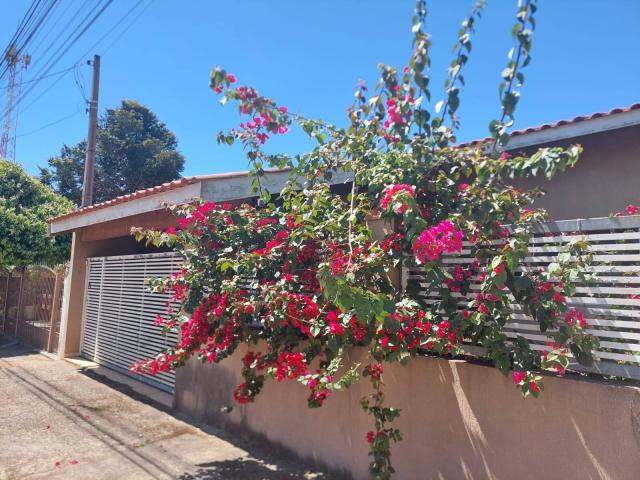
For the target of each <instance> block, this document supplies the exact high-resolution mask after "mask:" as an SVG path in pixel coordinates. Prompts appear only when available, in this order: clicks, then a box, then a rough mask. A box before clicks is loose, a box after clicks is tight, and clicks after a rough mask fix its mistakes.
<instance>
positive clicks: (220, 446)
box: [0, 346, 333, 480]
mask: <svg viewBox="0 0 640 480" xmlns="http://www.w3.org/2000/svg"><path fill="white" fill-rule="evenodd" d="M275 452H276V451H275V450H274V449H273V448H270V447H269V446H267V445H265V444H264V443H256V442H251V441H248V440H246V439H241V438H235V437H232V436H230V435H228V434H225V433H223V432H220V431H217V430H215V429H213V428H210V427H205V426H202V425H198V424H196V423H195V422H193V421H190V420H189V419H188V418H186V417H184V416H182V417H181V416H179V415H178V414H176V413H175V412H172V411H171V410H167V409H162V408H157V406H154V405H153V404H152V403H151V404H150V403H149V402H147V401H144V399H141V398H136V397H135V396H129V395H126V394H125V393H123V392H121V391H119V390H118V389H116V388H114V385H113V384H109V383H103V382H100V381H97V380H95V379H93V378H90V377H89V376H87V375H86V374H85V373H83V372H82V371H80V370H79V369H78V368H77V367H75V366H74V365H72V364H70V363H68V362H65V361H55V360H51V359H49V358H47V357H45V356H44V355H41V354H38V353H33V352H29V351H27V350H25V349H23V348H19V347H10V348H6V346H5V347H4V348H0V480H9V479H11V480H13V479H45V478H46V479H83V480H85V479H92V480H93V479H96V480H103V479H104V480H106V479H117V480H125V479H126V480H128V479H181V480H196V479H200V480H205V479H208V480H217V479H231V480H234V479H238V480H239V479H243V480H245V479H247V480H252V479H268V480H283V479H292V480H293V479H322V480H328V479H329V478H333V477H331V476H327V475H326V474H323V473H322V472H319V471H317V470H314V469H312V468H308V466H307V465H304V464H303V463H302V462H300V461H298V460H296V459H295V458H293V457H290V456H287V455H285V454H282V453H281V452H280V453H275Z"/></svg>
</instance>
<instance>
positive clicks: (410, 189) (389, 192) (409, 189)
mask: <svg viewBox="0 0 640 480" xmlns="http://www.w3.org/2000/svg"><path fill="white" fill-rule="evenodd" d="M401 192H405V193H406V194H407V195H409V196H410V197H412V198H413V197H414V196H415V192H416V187H414V186H413V185H406V184H401V185H388V186H387V187H386V188H385V189H384V193H383V195H382V199H381V200H380V208H382V209H383V210H386V209H387V208H388V207H389V205H391V203H392V202H393V201H394V197H395V196H396V195H397V194H399V193H401ZM408 208H409V205H408V204H407V203H398V204H397V205H394V206H393V210H394V212H396V213H404V212H406V211H407V209H408Z"/></svg>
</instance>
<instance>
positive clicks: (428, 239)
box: [132, 1, 597, 479]
mask: <svg viewBox="0 0 640 480" xmlns="http://www.w3.org/2000/svg"><path fill="white" fill-rule="evenodd" d="M482 6H483V3H482V2H480V3H479V4H478V5H477V6H476V7H475V8H474V10H472V13H471V16H470V17H468V18H467V20H466V21H465V22H464V23H463V27H462V29H461V31H460V33H459V39H458V45H459V48H458V49H457V53H456V60H454V62H453V63H452V69H450V72H449V74H450V78H449V80H448V82H447V85H446V89H447V100H446V105H445V109H444V110H443V111H442V115H441V117H439V118H435V119H434V120H433V121H432V122H431V123H429V118H431V114H430V113H429V112H428V110H427V109H426V107H425V103H426V102H428V101H429V99H430V94H429V89H428V83H429V77H428V69H429V66H430V60H429V55H428V52H429V48H430V45H431V44H430V40H429V36H428V34H426V33H425V32H424V30H423V27H424V23H425V21H426V6H425V3H424V2H423V1H418V2H417V5H416V14H415V16H414V19H413V29H412V31H413V34H414V40H413V47H414V50H413V53H412V55H411V58H410V60H409V65H408V66H407V67H405V68H403V69H402V70H401V71H398V70H397V69H395V68H393V67H390V66H387V65H380V66H379V69H380V74H381V80H380V83H379V84H378V85H377V86H376V87H375V89H374V90H373V92H372V94H371V95H370V96H369V91H368V88H367V87H366V86H365V85H359V86H358V88H357V91H356V101H355V103H354V104H353V105H352V106H351V107H350V109H349V112H348V118H349V124H348V126H347V127H345V128H339V127H335V126H332V125H329V124H327V123H325V122H323V121H319V120H311V119H307V118H305V117H304V116H302V115H299V114H295V113H293V112H290V111H289V110H288V109H287V108H286V107H285V106H283V105H279V104H277V103H276V102H275V101H274V100H272V99H269V98H267V97H264V96H261V95H260V94H259V93H258V92H257V91H256V90H255V89H254V88H252V87H250V86H247V85H237V79H236V77H235V76H234V75H232V74H230V73H228V72H226V71H225V70H224V69H222V68H220V67H218V68H216V69H215V70H214V71H213V72H212V75H211V88H212V89H213V90H214V92H215V93H216V94H219V95H221V101H222V103H223V104H224V103H230V102H233V103H236V104H237V105H238V110H239V113H240V115H242V116H243V121H242V122H241V123H240V124H239V126H238V127H237V128H233V129H231V130H229V131H228V132H221V133H219V134H218V137H217V138H218V141H219V142H221V143H225V144H228V145H233V144H235V143H236V142H239V143H240V144H241V145H242V146H243V147H244V148H245V149H246V150H247V156H248V159H249V163H250V166H251V174H250V175H251V179H252V185H253V187H254V189H255V190H256V193H257V195H258V198H257V199H256V200H252V201H250V202H248V203H246V204H243V205H239V206H234V205H231V204H214V203H211V202H196V203H192V204H187V205H178V206H172V207H171V209H172V211H173V212H174V213H175V215H176V216H177V217H178V222H179V228H178V229H175V228H169V229H167V230H165V231H152V230H143V229H135V234H136V237H137V238H138V239H139V240H146V241H147V242H148V243H153V244H154V245H163V246H168V247H171V248H174V249H175V250H176V251H177V252H179V253H180V254H181V255H182V257H183V258H184V267H183V268H182V270H181V271H179V272H177V273H176V274H174V275H171V276H169V277H167V278H163V279H156V280H154V281H153V282H152V288H154V289H155V290H156V291H161V292H171V293H172V295H173V300H174V301H179V302H180V303H181V308H180V309H179V310H177V311H171V310H170V311H168V312H167V313H166V315H162V316H159V317H158V320H157V321H158V324H160V325H162V326H163V328H165V329H166V330H170V329H173V330H177V331H178V332H179V333H180V335H179V338H180V340H179V343H178V344H177V345H175V346H174V347H172V348H170V349H168V350H166V351H164V352H161V353H159V354H158V355H157V356H155V357H154V358H151V359H149V360H146V361H143V362H140V363H138V364H136V365H134V366H133V367H132V369H133V371H136V372H143V373H151V374H153V373H157V372H160V371H165V370H169V369H172V368H178V367H180V366H183V365H184V364H185V363H186V362H187V361H189V359H191V358H192V357H197V358H200V359H201V360H202V361H203V362H205V363H216V362H220V361H222V360H223V359H225V358H226V357H228V356H230V355H233V354H234V353H235V352H236V351H237V349H238V347H239V346H240V345H243V344H245V345H248V351H247V353H246V354H245V355H244V356H243V358H242V365H243V367H242V375H243V377H244V381H243V382H242V383H241V384H240V385H238V387H237V388H236V390H235V391H234V393H233V396H234V398H235V399H236V401H238V402H240V403H251V402H253V401H255V399H256V396H257V395H258V394H259V392H260V390H261V389H262V387H263V385H264V383H265V382H266V381H267V380H268V379H273V380H275V381H276V382H283V381H288V380H294V381H298V382H300V383H301V384H303V385H304V386H305V387H306V388H307V390H308V397H307V402H308V405H309V406H310V407H320V406H322V405H323V404H324V402H325V401H327V399H328V398H329V397H330V396H331V395H332V394H333V392H335V391H338V390H342V389H345V388H348V387H350V386H351V385H352V384H353V383H354V382H357V381H359V380H360V379H361V378H362V377H365V378H367V379H368V380H369V383H370V386H371V389H372V391H371V394H370V395H367V396H365V397H364V398H363V399H362V401H361V406H362V408H363V410H364V411H365V412H366V413H368V414H370V415H371V416H372V419H373V429H372V430H371V431H369V432H368V433H367V434H366V441H367V442H368V443H369V445H370V459H371V462H370V472H371V475H372V478H375V479H388V478H390V477H391V475H392V474H393V472H394V470H393V466H392V463H391V446H392V444H394V443H396V442H398V441H400V440H401V438H402V436H401V433H400V432H399V431H398V429H396V428H394V427H393V425H392V423H393V421H394V419H396V418H397V417H398V415H399V414H400V412H399V410H397V409H395V408H393V407H391V406H388V405H386V403H385V394H384V390H385V385H384V381H383V371H384V365H385V364H390V363H395V362H400V363H402V364H406V363H408V362H409V361H410V359H411V358H413V357H416V356H421V355H424V354H425V353H430V354H434V355H441V356H453V355H458V354H461V353H462V352H463V345H464V344H465V343H468V342H471V343H474V344H476V345H480V346H482V347H484V350H485V352H486V353H485V355H486V357H487V359H489V360H491V361H492V362H493V363H494V364H495V365H496V366H497V367H498V368H499V369H500V370H501V371H502V372H503V373H504V374H505V375H507V374H510V375H511V376H512V379H513V382H514V384H515V385H516V386H517V388H518V389H519V390H520V392H521V394H522V395H523V396H524V397H528V396H534V397H535V396H538V395H539V394H540V393H541V391H542V389H543V385H542V380H543V377H542V376H541V375H539V372H540V370H549V371H551V372H555V373H557V374H562V373H564V371H565V370H566V368H567V366H568V363H569V359H568V356H569V353H571V355H573V357H574V358H575V359H577V360H578V361H580V362H582V363H589V362H590V361H591V359H592V353H591V352H592V351H593V349H594V348H596V347H597V341H596V339H595V338H594V337H592V336H590V335H588V334H586V333H585V328H586V327H587V325H586V321H584V318H583V317H582V315H581V312H578V311H575V310H574V309H570V308H568V307H567V302H566V298H567V297H568V296H571V295H572V294H573V293H574V292H575V286H574V285H575V283H576V282H577V281H585V280H587V279H588V275H587V273H586V272H587V270H588V265H589V262H590V254H589V252H588V246H587V245H586V244H584V243H583V242H574V243H572V244H570V245H569V246H568V247H567V251H566V252H563V253H562V254H561V255H559V256H558V260H557V261H556V262H554V263H552V264H550V265H549V266H548V267H547V268H544V269H538V268H531V267H530V265H528V263H527V258H528V257H529V256H530V252H529V246H528V243H529V239H530V236H531V235H532V233H533V232H534V231H535V228H536V226H537V225H538V224H539V223H540V222H544V221H546V220H547V215H546V213H545V212H544V211H542V210H532V209H530V208H529V206H530V205H531V203H532V202H533V201H534V200H535V199H536V198H538V197H539V196H540V195H542V193H543V192H542V191H540V190H539V189H533V190H530V191H522V190H519V189H517V188H515V187H513V185H512V183H513V181H514V179H518V178H524V177H529V176H532V175H535V174H537V173H544V174H545V175H546V176H547V177H552V176H553V175H555V174H556V173H558V172H562V171H563V170H565V169H566V168H568V167H571V166H573V165H574V164H575V163H576V161H577V159H578V156H579V153H580V147H578V146H572V147H569V148H567V149H562V148H545V149H541V150H539V151H538V152H535V153H534V154H532V155H531V156H524V155H515V156H513V157H511V156H508V155H505V154H503V155H501V156H500V157H499V158H496V156H495V155H493V153H494V152H491V154H487V153H485V152H483V150H482V149H479V148H472V147H467V148H462V147H459V146H452V145H451V142H452V141H453V139H454V137H453V134H452V131H453V128H456V127H457V123H458V122H457V117H456V116H455V112H456V110H457V107H458V96H459V91H458V88H459V86H461V85H464V80H463V78H462V77H461V75H460V69H461V68H462V66H463V65H464V64H466V62H467V54H468V52H470V51H471V43H470V42H471V41H470V35H469V34H470V33H471V31H472V30H473V24H474V22H475V21H476V19H477V18H479V15H480V11H481V9H482ZM534 13H535V2H534V1H527V2H524V3H522V4H521V5H520V6H519V9H518V14H517V15H518V17H517V22H518V23H517V26H516V27H515V28H514V32H515V33H514V35H515V37H516V40H517V41H518V42H519V43H518V45H519V47H518V51H517V54H516V55H515V57H514V59H513V60H510V63H509V67H508V69H509V72H510V73H509V74H508V75H506V76H505V77H504V78H505V83H504V87H501V98H502V112H503V115H502V119H501V120H500V121H496V123H495V124H493V123H492V127H491V132H492V134H493V135H494V138H495V139H496V142H497V141H501V139H503V137H504V135H505V132H506V128H507V127H508V126H510V125H511V123H512V122H513V112H514V109H515V103H517V90H516V88H517V85H516V84H515V83H514V80H516V81H518V82H520V83H522V81H523V77H522V75H521V73H520V72H519V69H520V68H522V67H524V66H526V64H527V63H528V61H529V58H530V57H529V51H530V48H531V35H530V32H528V31H527V30H526V28H525V27H526V26H527V25H534V23H533V14H534ZM514 99H515V101H514ZM446 114H449V118H450V119H451V121H452V126H451V127H448V126H445V125H444V122H443V121H444V119H445V115H446ZM507 118H508V121H507V122H505V119H507ZM296 127H297V128H300V129H301V130H302V131H303V132H305V133H306V134H307V135H308V136H309V137H310V138H311V139H313V140H314V141H315V142H316V146H315V147H314V148H313V149H312V150H311V151H310V152H308V153H306V154H303V155H298V156H295V157H292V156H289V155H284V154H276V155H273V154H267V153H265V152H264V151H263V150H262V146H263V144H264V143H266V142H267V141H268V140H269V138H270V137H272V136H274V135H283V134H286V133H287V132H288V131H289V130H290V129H292V128H296ZM269 166H271V167H278V168H283V167H286V168H289V169H290V176H289V180H288V182H287V184H286V185H285V186H284V188H283V189H282V191H281V192H269V191H268V190H267V189H266V188H265V187H264V185H263V182H262V178H263V177H264V175H265V174H266V173H267V171H266V168H267V167H269ZM337 174H347V175H348V176H349V178H350V180H349V181H348V183H349V185H347V186H346V187H344V186H340V185H338V184H336V183H335V182H334V178H335V176H336V175H337ZM349 190H350V193H348V191H349ZM374 222H379V223H381V224H383V225H385V226H386V233H385V234H384V235H383V236H376V235H375V234H374V229H373V226H372V224H373V223H374ZM462 254H464V255H465V256H468V257H471V258H473V261H472V262H470V263H467V262H465V261H464V260H462V259H461V255H462ZM403 268H408V269H412V270H415V269H420V270H421V271H422V275H423V285H422V287H421V288H422V290H423V291H417V290H416V289H415V286H408V287H407V288H406V289H402V288H400V286H399V285H398V282H397V272H398V271H399V270H400V269H403ZM425 289H426V292H425V291H424V290H425ZM514 303H516V304H519V305H520V306H521V307H522V309H523V310H524V312H525V313H526V314H527V315H529V316H530V317H532V318H533V319H534V320H535V321H536V322H537V324H538V326H539V329H540V331H541V332H546V333H547V334H549V335H551V336H552V338H553V341H552V342H550V344H549V345H548V346H547V347H546V348H545V350H544V351H543V352H542V353H541V352H539V351H538V350H536V349H534V348H532V345H530V343H529V341H528V340H527V339H525V338H523V337H517V338H516V339H510V338H508V337H507V336H506V335H505V333H504V332H503V329H504V327H505V326H506V325H507V324H508V323H509V322H511V321H512V320H513V311H512V305H513V304H514ZM353 348H359V349H361V350H362V351H363V352H366V354H365V358H366V360H365V361H364V362H363V363H362V364H360V363H354V362H353V361H352V360H350V357H349V356H348V355H347V353H348V352H349V351H350V350H351V349H353ZM363 365H364V366H363Z"/></svg>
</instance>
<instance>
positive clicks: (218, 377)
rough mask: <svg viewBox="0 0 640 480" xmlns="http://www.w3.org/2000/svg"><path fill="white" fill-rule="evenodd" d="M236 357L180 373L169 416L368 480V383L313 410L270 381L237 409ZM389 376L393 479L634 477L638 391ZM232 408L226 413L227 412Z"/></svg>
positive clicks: (491, 378)
mask: <svg viewBox="0 0 640 480" xmlns="http://www.w3.org/2000/svg"><path fill="white" fill-rule="evenodd" d="M239 358H240V356H239V355H238V354H236V355H235V356H234V357H232V358H229V359H226V360H225V361H223V362H222V363H221V364H219V365H202V364H200V363H197V362H192V363H190V364H189V365H187V366H186V367H184V368H183V369H180V370H178V372H177V379H176V380H177V381H176V395H175V404H176V407H177V408H178V409H180V410H182V411H185V412H187V413H189V414H191V415H193V416H195V417H197V418H199V419H201V420H205V421H207V422H210V423H212V424H214V425H218V426H221V427H224V428H229V429H241V430H249V431H252V432H255V433H257V434H260V435H263V436H265V437H266V438H268V439H269V440H271V441H273V442H276V443H278V444H280V445H283V446H284V447H286V448H288V449H290V450H292V451H294V452H295V453H297V454H298V455H300V456H301V457H304V458H308V459H314V460H316V461H318V462H319V463H322V464H326V465H328V466H329V467H331V468H333V469H334V470H336V471H338V472H340V471H342V472H344V471H347V472H351V473H352V474H353V477H354V478H356V479H366V478H368V477H367V465H368V459H367V445H366V441H365V433H366V431H367V430H369V429H370V422H369V419H368V418H367V416H366V415H365V414H363V413H362V411H361V410H360V406H359V403H358V401H359V399H360V398H361V396H362V395H363V394H364V393H366V392H367V391H368V385H367V382H364V383H361V384H358V385H356V386H355V387H353V388H352V389H351V390H348V391H346V392H337V393H334V394H333V395H332V397H331V398H330V399H329V400H328V401H327V402H326V404H325V406H323V407H322V408H320V409H313V410H312V409H308V408H307V407H306V395H307V391H306V388H305V387H303V386H301V385H299V384H297V383H296V382H293V381H286V380H285V381H284V382H281V383H280V384H275V382H268V383H267V385H266V386H265V389H264V391H263V392H262V394H261V395H260V396H259V397H258V399H257V401H256V402H255V403H253V404H249V405H247V406H239V405H237V404H234V402H233V400H232V396H231V392H232V391H233V388H235V386H236V385H237V384H238V383H240V381H241V378H240V361H239ZM385 368H386V375H385V381H386V383H387V388H386V391H387V392H388V403H389V405H393V406H396V407H399V408H401V409H402V414H401V417H400V419H399V420H398V421H397V426H398V427H399V428H400V429H401V430H402V433H403V435H404V440H403V441H402V442H401V443H399V444H397V445H396V446H395V447H394V449H393V463H394V465H395V467H396V469H397V476H396V477H395V478H396V479H397V480H405V479H421V480H422V479H425V480H426V479H456V480H457V479H476V480H477V479H491V478H493V479H506V480H510V479H515V478H523V479H524V478H548V479H612V480H613V479H615V480H627V479H629V480H632V479H633V480H635V479H637V478H638V474H639V472H640V389H638V388H634V387H630V386H623V385H619V384H615V383H611V382H610V383H607V382H598V381H591V380H585V379H575V378H569V377H567V378H555V377H549V378H547V379H546V380H545V387H546V388H545V392H544V394H543V395H542V397H541V398H539V399H528V400H523V399H522V398H521V397H520V395H519V393H518V391H517V390H516V388H515V387H514V386H513V383H512V382H511V380H510V379H509V378H506V377H503V376H502V375H501V374H500V373H499V372H498V371H497V370H496V369H494V368H491V367H486V366H481V365H474V364H470V363H467V362H464V361H448V360H442V359H435V358H418V359H415V360H413V361H412V362H411V363H410V364H409V366H407V367H402V366H399V365H398V366H390V367H385ZM228 405H233V409H232V410H231V412H229V413H225V411H224V410H225V408H224V407H226V406H228Z"/></svg>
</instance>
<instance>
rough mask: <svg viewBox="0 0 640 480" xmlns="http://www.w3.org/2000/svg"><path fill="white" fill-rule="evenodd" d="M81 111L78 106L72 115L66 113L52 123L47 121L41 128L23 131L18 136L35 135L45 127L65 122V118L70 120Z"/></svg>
mask: <svg viewBox="0 0 640 480" xmlns="http://www.w3.org/2000/svg"><path fill="white" fill-rule="evenodd" d="M80 113H81V112H80V111H79V109H78V108H77V109H76V111H75V112H73V113H72V114H71V115H66V116H64V117H62V118H59V119H58V120H54V121H53V122H51V123H47V124H46V125H42V126H41V127H39V128H36V129H35V130H31V131H30V132H27V133H21V134H20V135H16V138H21V137H27V136H29V135H33V134H34V133H38V132H40V131H42V130H44V129H45V128H49V127H52V126H54V125H57V124H58V123H61V122H64V121H65V120H69V119H70V118H72V117H75V116H76V115H79V114H80Z"/></svg>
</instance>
